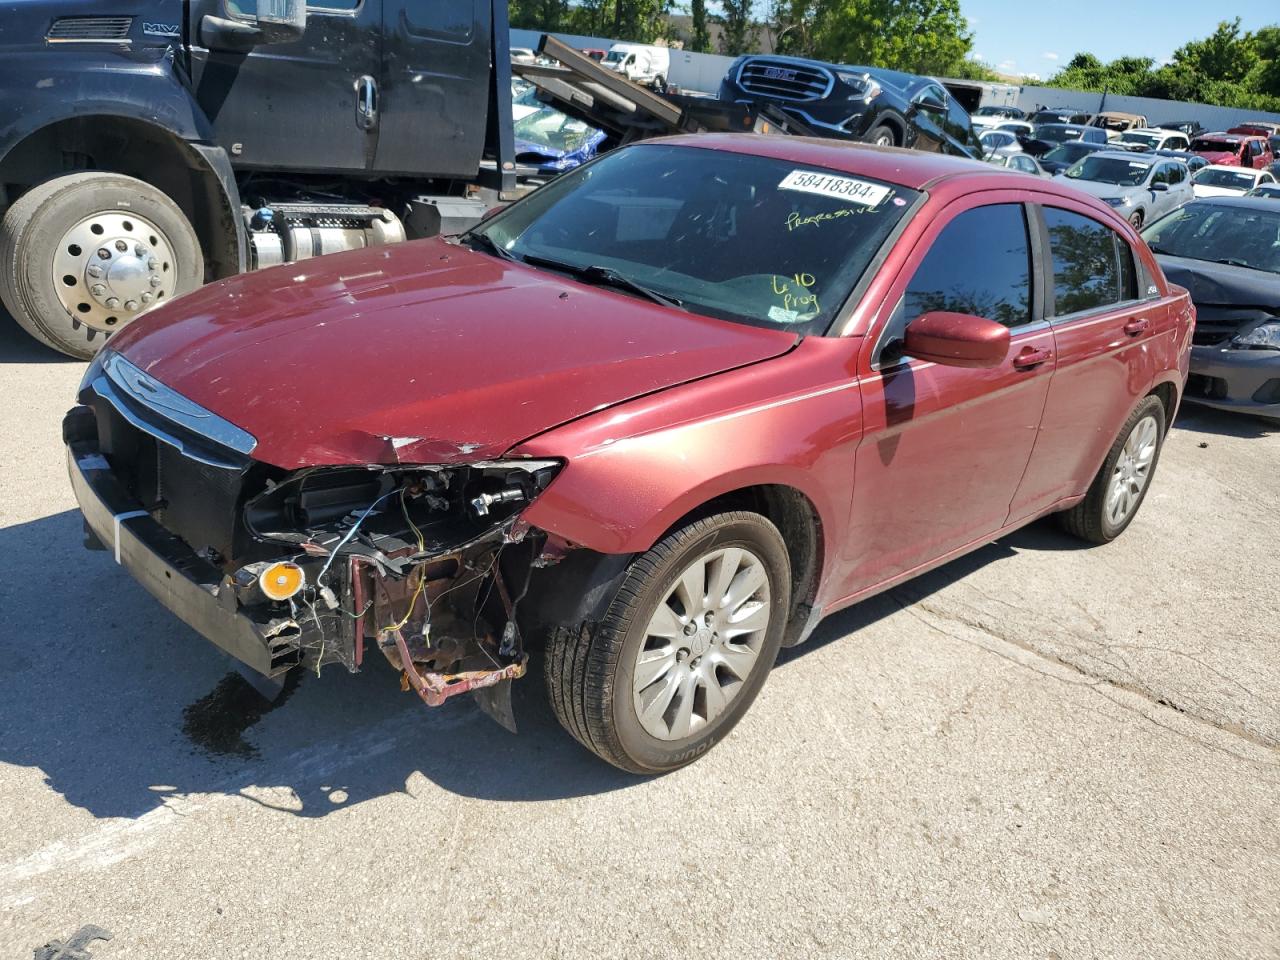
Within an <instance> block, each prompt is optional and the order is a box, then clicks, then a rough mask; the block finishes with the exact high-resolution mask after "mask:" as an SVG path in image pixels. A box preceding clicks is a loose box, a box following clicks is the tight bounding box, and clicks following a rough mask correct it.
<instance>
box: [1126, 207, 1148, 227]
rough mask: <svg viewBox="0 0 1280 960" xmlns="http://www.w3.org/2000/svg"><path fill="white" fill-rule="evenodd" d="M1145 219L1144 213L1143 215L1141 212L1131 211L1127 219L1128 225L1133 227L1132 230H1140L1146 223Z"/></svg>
mask: <svg viewBox="0 0 1280 960" xmlns="http://www.w3.org/2000/svg"><path fill="white" fill-rule="evenodd" d="M1146 219H1147V215H1146V214H1145V213H1143V212H1142V211H1141V210H1135V211H1133V214H1132V215H1131V216H1130V217H1129V223H1130V225H1131V226H1132V227H1133V229H1135V230H1141V229H1142V225H1143V224H1144V223H1145V222H1146Z"/></svg>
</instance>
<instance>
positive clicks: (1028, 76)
mask: <svg viewBox="0 0 1280 960" xmlns="http://www.w3.org/2000/svg"><path fill="white" fill-rule="evenodd" d="M1018 76H1020V77H1021V78H1022V79H1023V80H1039V79H1040V74H1038V73H1019V74H1018Z"/></svg>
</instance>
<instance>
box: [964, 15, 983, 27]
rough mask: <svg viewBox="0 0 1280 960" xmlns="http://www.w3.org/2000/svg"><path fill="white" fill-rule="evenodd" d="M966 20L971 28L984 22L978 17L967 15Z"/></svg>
mask: <svg viewBox="0 0 1280 960" xmlns="http://www.w3.org/2000/svg"><path fill="white" fill-rule="evenodd" d="M964 20H965V23H967V24H968V25H969V29H970V30H972V29H973V28H974V27H976V26H977V25H978V24H980V23H981V22H982V21H981V20H979V19H978V18H977V17H965V18H964Z"/></svg>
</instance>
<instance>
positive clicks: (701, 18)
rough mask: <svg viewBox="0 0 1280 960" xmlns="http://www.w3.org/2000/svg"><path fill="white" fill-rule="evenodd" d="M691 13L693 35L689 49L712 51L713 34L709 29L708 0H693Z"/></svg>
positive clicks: (699, 51) (704, 51)
mask: <svg viewBox="0 0 1280 960" xmlns="http://www.w3.org/2000/svg"><path fill="white" fill-rule="evenodd" d="M691 14H692V19H693V36H692V37H691V38H690V41H689V49H690V50H693V51H695V52H697V53H710V52H711V34H710V33H709V32H708V30H707V0H693V9H692V11H691Z"/></svg>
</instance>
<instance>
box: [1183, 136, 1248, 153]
mask: <svg viewBox="0 0 1280 960" xmlns="http://www.w3.org/2000/svg"><path fill="white" fill-rule="evenodd" d="M1191 149H1192V150H1195V151H1196V152H1197V153H1236V152H1238V151H1239V150H1240V144H1238V143H1232V142H1231V141H1230V140H1209V139H1206V138H1204V137H1201V138H1199V139H1197V140H1194V141H1193V142H1192V144H1191Z"/></svg>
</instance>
